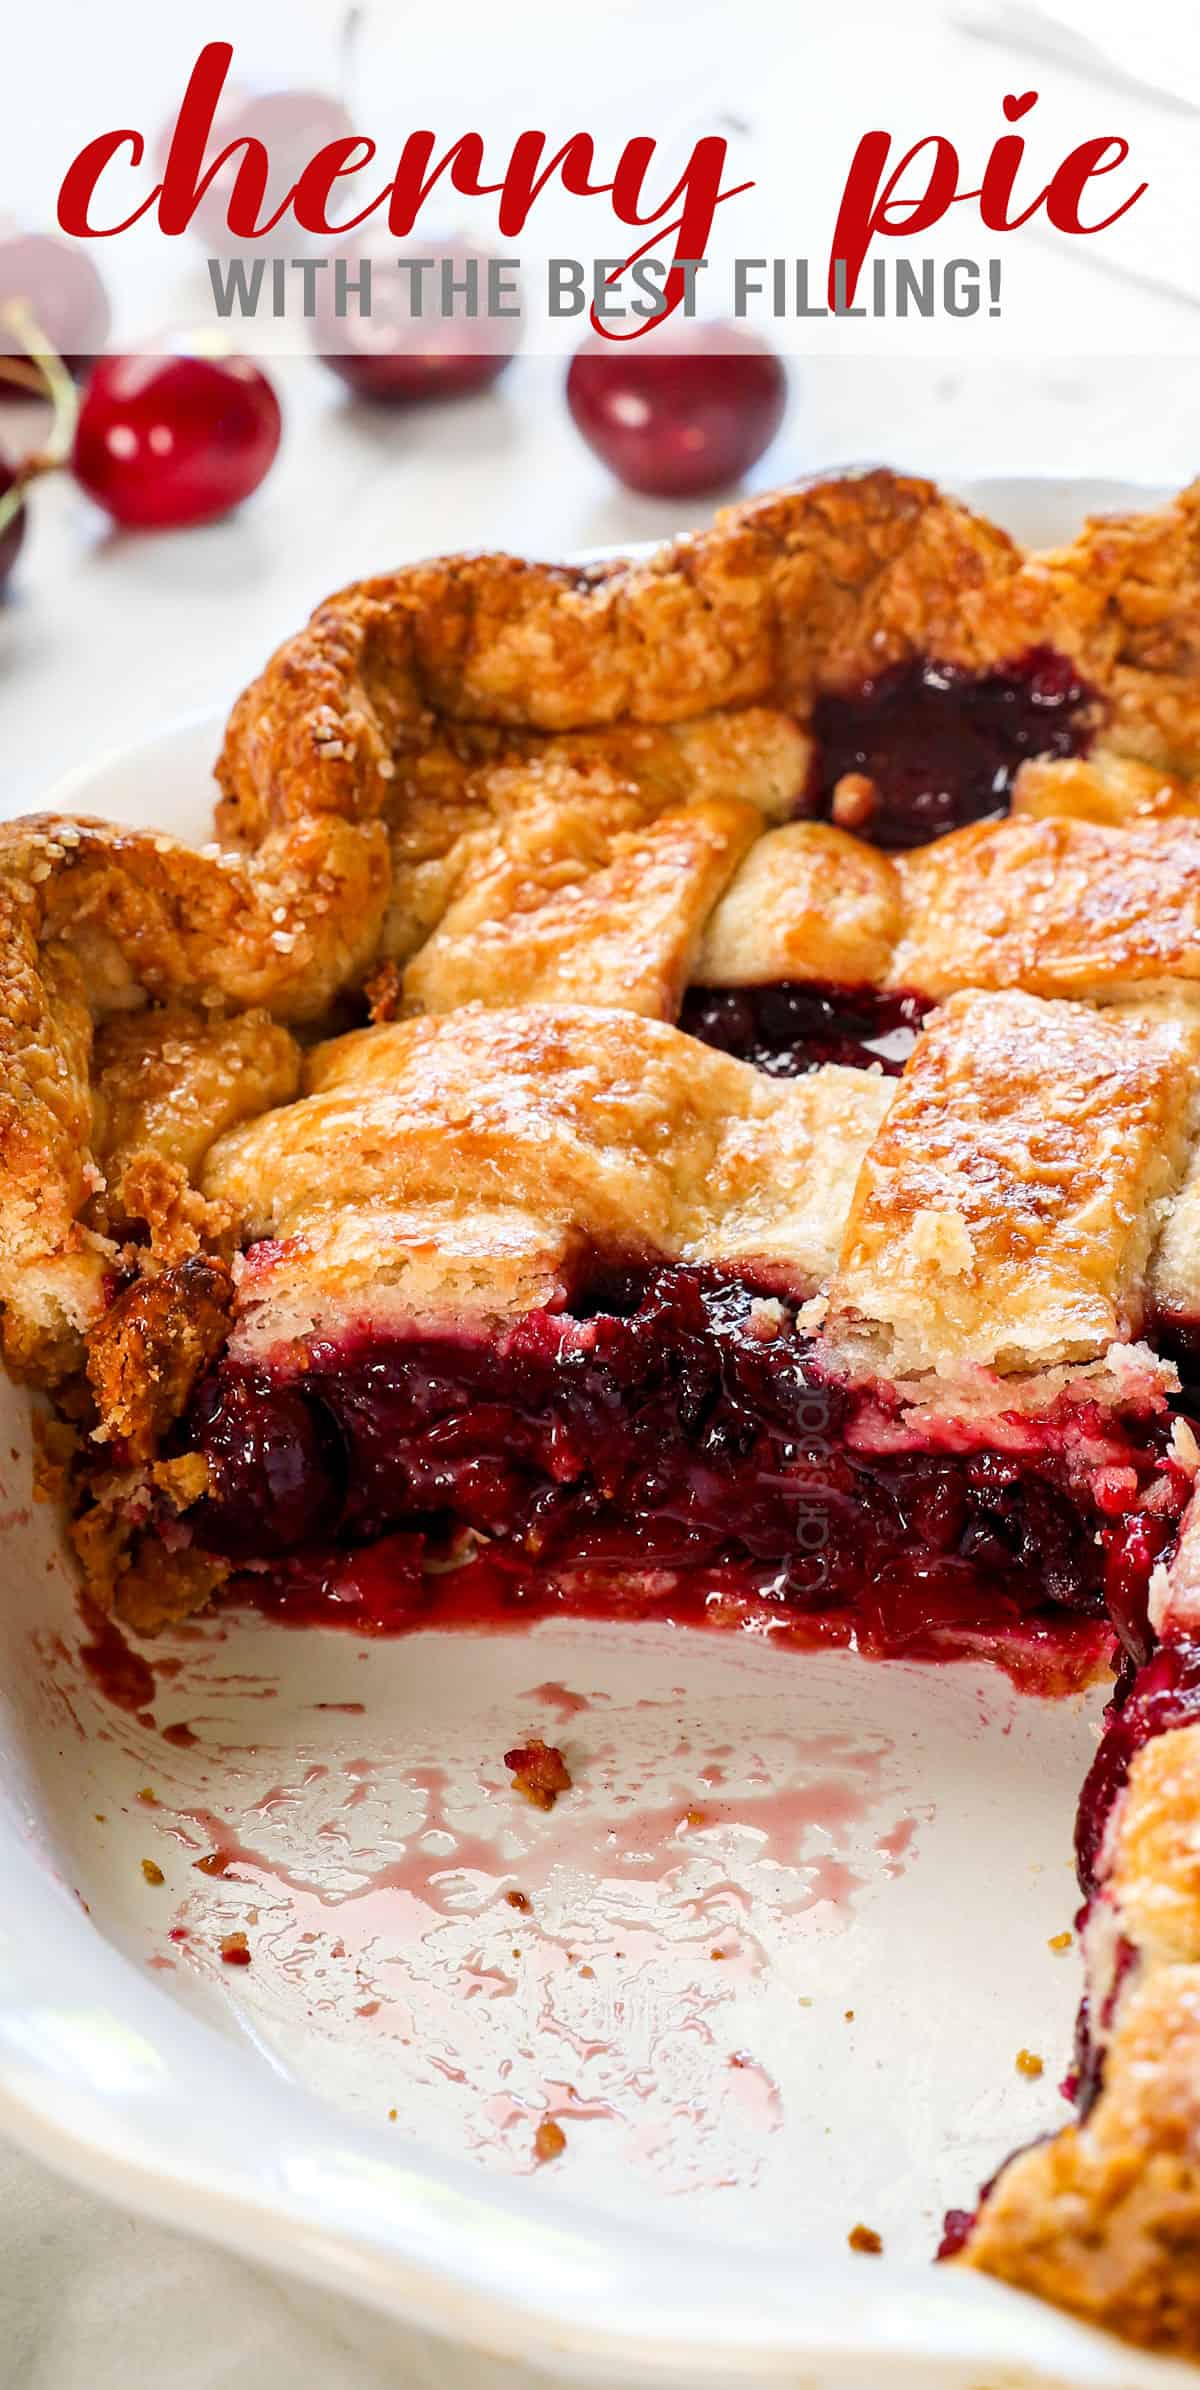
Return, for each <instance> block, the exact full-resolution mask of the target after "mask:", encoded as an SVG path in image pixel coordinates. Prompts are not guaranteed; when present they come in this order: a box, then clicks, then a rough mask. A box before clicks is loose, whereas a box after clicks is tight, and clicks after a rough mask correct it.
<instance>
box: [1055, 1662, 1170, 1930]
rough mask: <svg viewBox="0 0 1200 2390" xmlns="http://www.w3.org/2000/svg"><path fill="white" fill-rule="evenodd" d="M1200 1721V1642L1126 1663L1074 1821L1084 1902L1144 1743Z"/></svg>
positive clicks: (1092, 1888) (1094, 1882) (1094, 1884)
mask: <svg viewBox="0 0 1200 2390" xmlns="http://www.w3.org/2000/svg"><path fill="white" fill-rule="evenodd" d="M1197 1720H1200V1644H1195V1643H1189V1642H1179V1643H1164V1644H1161V1645H1160V1647H1159V1649H1158V1650H1157V1651H1156V1652H1155V1654H1154V1657H1153V1659H1152V1660H1150V1661H1149V1662H1148V1663H1147V1665H1146V1666H1145V1667H1144V1668H1139V1669H1138V1670H1137V1671H1136V1672H1135V1671H1134V1669H1133V1668H1132V1667H1131V1666H1130V1665H1128V1664H1126V1666H1125V1667H1124V1668H1123V1670H1122V1673H1121V1676H1120V1678H1119V1679H1118V1683H1117V1690H1116V1693H1115V1695H1114V1697H1113V1702H1112V1706H1111V1708H1110V1709H1109V1711H1108V1712H1107V1721H1106V1725H1105V1730H1104V1734H1103V1737H1102V1739H1101V1743H1100V1748H1099V1750H1098V1751H1097V1753H1096V1756H1095V1758H1094V1760H1093V1761H1092V1764H1091V1767H1090V1769H1089V1770H1088V1773H1087V1776H1086V1778H1085V1780H1084V1786H1083V1791H1082V1793H1081V1794H1080V1796H1079V1811H1078V1815H1077V1818H1076V1822H1075V1860H1076V1865H1077V1867H1078V1870H1079V1882H1080V1887H1081V1889H1082V1891H1083V1893H1084V1896H1085V1898H1086V1899H1089V1900H1090V1899H1091V1898H1092V1896H1093V1895H1094V1893H1095V1891H1096V1888H1097V1863H1098V1861H1099V1857H1100V1852H1101V1848H1102V1846H1103V1842H1104V1834H1105V1829H1106V1827H1107V1825H1108V1820H1109V1816H1110V1813H1111V1811H1112V1807H1113V1803H1114V1802H1115V1801H1116V1800H1118V1799H1119V1797H1120V1795H1121V1793H1122V1792H1123V1791H1124V1789H1125V1785H1126V1783H1127V1781H1128V1777H1129V1770H1130V1768H1131V1766H1132V1764H1133V1761H1134V1759H1135V1758H1136V1756H1137V1753H1138V1752H1139V1751H1140V1750H1141V1749H1142V1748H1143V1745H1144V1744H1146V1743H1148V1742H1150V1740H1151V1739H1152V1737H1153V1736H1154V1735H1157V1734H1165V1733H1166V1732H1167V1730H1168V1728H1169V1727H1173V1726H1193V1725H1195V1724H1196V1722H1197Z"/></svg>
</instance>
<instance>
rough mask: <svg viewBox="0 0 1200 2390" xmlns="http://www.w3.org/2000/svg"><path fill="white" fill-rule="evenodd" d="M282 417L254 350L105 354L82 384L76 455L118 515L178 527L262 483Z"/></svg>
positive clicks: (206, 518)
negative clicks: (242, 352) (205, 354)
mask: <svg viewBox="0 0 1200 2390" xmlns="http://www.w3.org/2000/svg"><path fill="white" fill-rule="evenodd" d="M281 421H282V419H281V416H280V412H279V401H278V399H277V398H276V396H275V392H274V390H273V389H272V387H271V384H270V383H269V381H268V380H267V377H266V375H265V374H264V373H262V372H260V370H259V368H258V366H257V365H252V364H251V362H250V359H249V358H248V357H174V356H172V357H149V356H140V357H103V358H102V359H101V361H100V363H99V365H97V367H96V369H95V371H94V373H93V374H92V377H91V380H90V381H89V383H88V385H87V388H86V390H85V392H84V396H83V404H82V406H81V408H80V410H79V423H78V426H77V428H76V433H75V451H74V456H73V459H72V462H73V465H74V469H75V473H76V477H77V479H78V480H79V481H81V482H82V484H83V486H84V488H85V490H87V491H88V492H89V493H90V495H91V496H92V497H93V498H95V499H96V500H97V501H98V503H99V504H100V505H101V506H103V507H106V508H107V510H108V512H109V514H110V515H112V516H113V517H114V519H115V520H116V521H117V522H118V523H123V524H125V525H126V526H127V528H129V529H131V530H141V531H153V530H173V529H178V528H181V527H182V526H183V525H184V524H188V523H207V522H210V521H211V520H212V519H213V517H214V516H216V515H223V514H228V512H229V510H230V508H231V507H234V506H238V505H240V503H241V501H242V499H243V498H248V497H249V496H250V492H251V491H252V490H256V489H257V488H258V485H259V483H260V481H261V480H262V479H263V477H264V475H265V474H266V472H267V471H268V469H269V467H270V465H271V463H272V461H273V459H274V456H275V452H276V450H277V448H278V446H279V436H280V429H281Z"/></svg>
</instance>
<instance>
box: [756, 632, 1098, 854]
mask: <svg viewBox="0 0 1200 2390" xmlns="http://www.w3.org/2000/svg"><path fill="white" fill-rule="evenodd" d="M1094 724H1095V694H1094V691H1093V690H1092V689H1090V688H1089V686H1088V684H1087V682H1086V681H1085V680H1083V679H1082V678H1081V676H1080V675H1079V673H1077V671H1076V670H1075V667H1074V665H1073V664H1072V663H1070V662H1069V661H1068V659H1067V658H1066V657H1065V656H1062V655H1059V654H1058V653H1057V651H1056V650H1055V649H1054V648H1052V647H1031V648H1029V649H1028V650H1027V651H1026V653H1025V654H1024V655H1022V656H1017V657H1014V658H1013V659H1012V661H1011V662H1009V663H1007V664H1001V665H997V666H996V667H995V669H994V670H992V671H990V672H967V671H964V670H963V668H962V667H961V666H960V665H957V664H939V663H937V662H935V661H934V660H933V659H932V658H931V657H928V656H926V657H916V658H914V659H913V660H912V661H910V662H908V663H904V664H893V665H891V666H890V667H889V668H888V670H887V671H886V672H881V673H879V674H878V675H877V676H876V678H875V679H873V680H868V681H866V682H865V683H864V684H863V685H862V687H861V688H858V689H856V690H853V691H848V692H846V693H844V694H842V693H837V694H829V695H826V696H823V697H821V698H819V699H818V701H817V705H816V708H815V710H814V713H813V719H812V730H813V734H814V738H815V740H816V750H815V760H814V764H813V771H812V780H811V784H810V787H809V789H808V792H807V798H806V802H805V804H804V806H803V808H802V810H803V811H804V812H806V813H810V814H817V815H821V816H825V817H828V815H829V814H830V813H831V812H832V813H833V815H834V819H835V820H836V819H837V818H838V809H837V808H836V807H835V805H834V796H835V792H836V790H837V788H838V783H839V782H840V781H842V780H844V779H846V778H847V777H848V776H852V777H853V780H854V782H855V783H856V784H857V783H860V782H864V783H867V784H869V788H863V789H861V790H859V789H858V788H857V786H856V795H858V796H859V797H860V798H861V807H860V808H859V807H856V814H857V818H856V819H855V820H854V822H853V825H852V826H853V828H854V830H855V833H856V835H857V836H858V837H860V838H869V839H871V840H872V841H873V842H874V844H875V845H876V846H882V847H889V848H897V847H913V846H924V845H925V843H926V841H927V840H928V839H931V838H941V837H942V836H943V835H944V834H945V832H946V831H948V830H958V829H961V828H962V826H963V824H964V823H965V822H976V821H981V820H982V819H983V818H984V816H985V815H987V814H989V813H1003V812H1004V811H1005V809H1006V807H1007V805H1008V802H1009V799H1010V797H1011V795H1012V786H1013V782H1014V780H1015V779H1016V776H1017V773H1018V772H1019V770H1020V768H1021V765H1022V764H1023V763H1025V762H1026V761H1027V759H1028V758H1029V757H1030V756H1034V755H1038V756H1051V757H1058V756H1067V755H1084V754H1086V752H1087V749H1088V747H1089V746H1090V744H1091V739H1092V733H1093V728H1094Z"/></svg>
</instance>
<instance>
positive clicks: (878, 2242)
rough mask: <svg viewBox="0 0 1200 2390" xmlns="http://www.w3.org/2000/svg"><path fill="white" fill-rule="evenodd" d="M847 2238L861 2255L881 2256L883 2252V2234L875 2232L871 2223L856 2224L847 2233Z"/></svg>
mask: <svg viewBox="0 0 1200 2390" xmlns="http://www.w3.org/2000/svg"><path fill="white" fill-rule="evenodd" d="M846 2239H847V2241H848V2243H849V2245H850V2247H851V2248H852V2249H856V2250H857V2252H858V2254H859V2256H860V2257H880V2256H882V2254H883V2238H882V2235H881V2234H880V2233H878V2232H873V2231H872V2229H871V2226H870V2225H869V2224H856V2225H855V2226H854V2227H853V2229H852V2230H851V2231H850V2232H848V2233H847V2234H846Z"/></svg>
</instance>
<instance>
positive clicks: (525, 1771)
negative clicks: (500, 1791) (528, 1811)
mask: <svg viewBox="0 0 1200 2390" xmlns="http://www.w3.org/2000/svg"><path fill="white" fill-rule="evenodd" d="M504 1765H505V1767H506V1768H511V1770H512V1775H513V1782H514V1785H515V1788H516V1790H517V1791H518V1792H519V1793H523V1794H524V1796H525V1799H526V1800H527V1801H532V1803H533V1806H534V1808H535V1809H553V1807H554V1804H555V1802H556V1801H557V1799H558V1796H559V1794H560V1793H564V1792H569V1791H570V1789H571V1772H570V1770H569V1768H568V1766H567V1763H566V1761H565V1759H564V1758H563V1755H562V1752H561V1751H560V1750H559V1749H558V1747H557V1745H556V1744H554V1743H543V1742H542V1740H541V1738H540V1736H538V1735H534V1736H533V1737H532V1738H531V1740H530V1741H529V1742H527V1743H517V1744H516V1745H515V1746H514V1748H513V1749H512V1750H511V1751H506V1752H505V1754H504Z"/></svg>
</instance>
